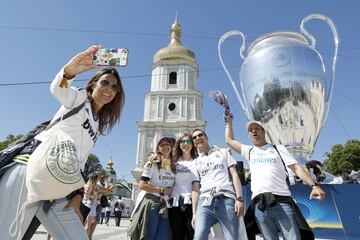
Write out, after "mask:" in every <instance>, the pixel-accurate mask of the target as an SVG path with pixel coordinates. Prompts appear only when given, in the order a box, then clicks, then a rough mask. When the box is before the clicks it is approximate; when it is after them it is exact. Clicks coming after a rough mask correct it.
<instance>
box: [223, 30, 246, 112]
mask: <svg viewBox="0 0 360 240" xmlns="http://www.w3.org/2000/svg"><path fill="white" fill-rule="evenodd" d="M237 35H240V36H241V37H242V40H243V42H242V45H241V48H240V57H241V58H242V60H244V59H245V54H244V52H245V35H244V34H243V33H242V32H240V31H238V30H233V31H229V32H227V33H225V34H224V35H222V36H221V38H220V40H219V43H218V54H219V58H220V62H221V65H222V67H223V69H224V71H225V73H226V75H227V76H228V78H229V80H230V83H231V86H232V87H233V89H234V91H235V94H236V97H237V99H238V101H239V103H240V106H241V108H242V109H243V111H244V113H245V116H246V117H247V118H248V119H250V115H249V111H248V109H247V107H246V105H245V104H244V102H245V97H244V95H242V96H240V93H239V91H238V89H237V87H236V84H235V82H234V80H233V79H232V77H231V74H230V72H229V71H228V69H227V67H226V65H225V63H224V61H223V58H222V54H221V46H222V44H223V43H224V42H225V40H226V39H228V38H229V37H231V36H237ZM241 88H242V86H241Z"/></svg>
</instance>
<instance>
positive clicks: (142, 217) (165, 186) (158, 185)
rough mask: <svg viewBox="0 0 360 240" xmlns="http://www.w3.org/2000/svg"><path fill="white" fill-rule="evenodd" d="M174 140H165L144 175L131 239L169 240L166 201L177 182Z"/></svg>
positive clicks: (163, 138) (130, 231)
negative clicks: (173, 151)
mask: <svg viewBox="0 0 360 240" xmlns="http://www.w3.org/2000/svg"><path fill="white" fill-rule="evenodd" d="M175 173H176V169H175V165H174V161H173V158H172V140H171V139H170V138H168V137H162V138H160V140H159V141H158V143H157V146H156V153H155V154H152V155H151V156H150V161H148V162H147V163H146V164H145V166H144V170H143V173H142V175H141V180H140V183H139V189H141V190H142V191H141V192H140V193H139V195H138V198H137V200H136V206H135V209H134V213H133V216H132V221H131V225H130V227H129V231H128V235H129V237H130V238H131V239H132V240H138V239H145V240H157V239H164V240H167V239H169V229H170V227H169V218H168V211H167V204H166V203H167V200H168V199H169V196H170V195H171V193H172V188H173V185H174V182H175Z"/></svg>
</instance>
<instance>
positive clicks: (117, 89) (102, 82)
mask: <svg viewBox="0 0 360 240" xmlns="http://www.w3.org/2000/svg"><path fill="white" fill-rule="evenodd" d="M99 83H100V85H101V86H104V87H107V86H109V85H110V82H109V80H107V79H100V80H99ZM110 89H111V90H112V91H113V92H114V93H118V92H120V87H119V86H118V85H116V84H111V86H110Z"/></svg>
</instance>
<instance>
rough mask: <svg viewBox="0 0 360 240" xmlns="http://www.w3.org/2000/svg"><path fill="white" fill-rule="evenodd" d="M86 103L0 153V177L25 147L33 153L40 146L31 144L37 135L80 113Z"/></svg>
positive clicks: (29, 133)
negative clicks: (29, 148)
mask: <svg viewBox="0 0 360 240" xmlns="http://www.w3.org/2000/svg"><path fill="white" fill-rule="evenodd" d="M85 103H86V101H84V102H83V103H82V104H80V105H79V106H77V107H75V108H73V109H71V110H70V111H69V112H67V113H66V114H64V116H62V117H59V118H58V119H56V120H55V121H53V122H52V123H51V124H50V122H51V120H49V121H46V122H43V123H41V124H39V125H38V126H36V127H35V128H34V129H32V130H31V131H29V132H28V133H26V134H25V135H24V136H22V137H21V138H20V139H19V140H17V141H15V142H13V143H12V144H10V145H9V146H8V147H7V148H5V149H3V150H2V151H0V177H1V176H2V174H3V173H4V172H5V170H6V169H7V166H8V165H9V164H11V163H12V159H13V158H14V157H15V156H16V155H18V154H19V153H20V152H21V151H22V150H23V149H24V148H25V147H28V146H29V147H32V149H31V150H30V151H27V152H33V151H34V150H35V148H36V147H37V146H38V145H39V143H38V144H35V146H32V145H31V143H33V139H34V137H35V136H36V135H38V134H39V133H41V132H42V131H44V130H47V129H50V128H51V127H52V126H54V125H55V124H57V123H58V122H60V121H61V120H65V119H66V118H69V117H71V116H72V115H74V114H76V113H78V112H79V111H80V109H82V108H83V107H84V105H85Z"/></svg>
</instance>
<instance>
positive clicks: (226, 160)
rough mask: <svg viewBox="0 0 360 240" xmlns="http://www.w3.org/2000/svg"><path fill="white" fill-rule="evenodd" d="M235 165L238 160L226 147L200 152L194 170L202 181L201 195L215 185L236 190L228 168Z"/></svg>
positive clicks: (198, 179)
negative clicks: (206, 152)
mask: <svg viewBox="0 0 360 240" xmlns="http://www.w3.org/2000/svg"><path fill="white" fill-rule="evenodd" d="M235 165H236V161H235V160H234V158H233V157H232V156H231V155H230V153H229V151H228V150H227V149H225V148H220V149H217V150H215V149H214V148H211V149H210V151H209V152H208V154H207V155H206V154H204V153H200V154H199V156H198V157H197V159H196V160H195V162H194V165H193V166H194V167H193V172H194V173H195V175H196V177H197V181H200V183H201V187H200V192H201V194H200V197H201V195H202V194H203V192H204V191H207V190H209V189H212V188H214V187H215V188H216V187H217V188H220V189H226V190H228V191H234V187H233V185H232V182H231V181H230V178H229V171H228V169H229V168H230V167H232V166H235Z"/></svg>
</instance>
